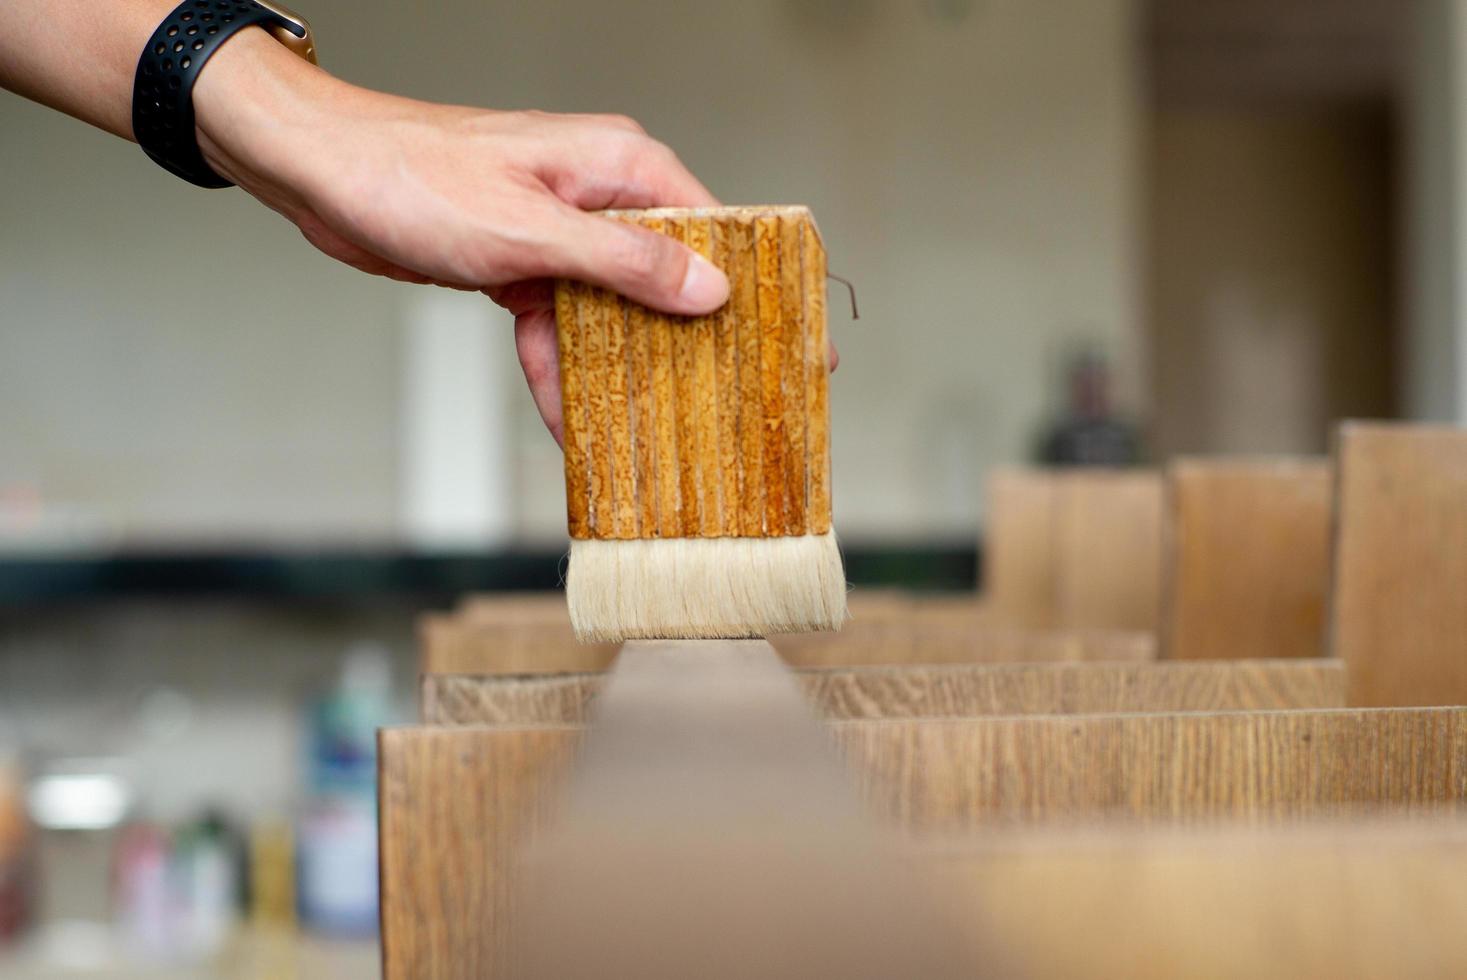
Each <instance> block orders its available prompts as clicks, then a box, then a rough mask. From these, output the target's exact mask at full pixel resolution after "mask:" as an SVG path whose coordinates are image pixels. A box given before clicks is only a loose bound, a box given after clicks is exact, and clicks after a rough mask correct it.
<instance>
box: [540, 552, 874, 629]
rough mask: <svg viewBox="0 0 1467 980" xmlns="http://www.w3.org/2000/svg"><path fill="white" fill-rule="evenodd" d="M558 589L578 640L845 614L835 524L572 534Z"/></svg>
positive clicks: (824, 625) (814, 625)
mask: <svg viewBox="0 0 1467 980" xmlns="http://www.w3.org/2000/svg"><path fill="white" fill-rule="evenodd" d="M565 592H566V599H567V602H568V603H569V605H570V617H571V623H572V625H573V626H574V627H575V630H576V636H577V637H578V638H579V639H580V640H582V641H583V642H592V641H608V640H609V641H613V642H615V641H621V640H647V639H713V638H730V637H749V636H765V635H767V634H769V633H800V632H808V631H812V630H837V629H840V627H841V624H842V623H843V622H845V619H846V579H845V572H844V570H843V568H842V566H841V559H840V548H839V547H838V546H837V545H836V541H835V533H834V532H831V533H828V534H820V535H801V536H797V537H776V538H656V539H633V540H623V541H616V540H596V539H587V540H572V541H571V549H570V567H569V569H568V570H567V572H566V579H565Z"/></svg>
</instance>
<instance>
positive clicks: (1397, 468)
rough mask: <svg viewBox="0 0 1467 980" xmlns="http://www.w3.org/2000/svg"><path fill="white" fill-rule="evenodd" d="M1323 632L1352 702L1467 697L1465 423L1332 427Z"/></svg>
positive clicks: (1400, 702)
mask: <svg viewBox="0 0 1467 980" xmlns="http://www.w3.org/2000/svg"><path fill="white" fill-rule="evenodd" d="M1338 459H1339V467H1340V476H1339V481H1340V488H1339V500H1338V508H1339V510H1338V514H1337V516H1336V518H1335V533H1336V541H1335V593H1334V604H1333V610H1332V614H1331V634H1332V636H1331V642H1332V649H1333V651H1334V653H1335V655H1336V656H1339V657H1341V658H1342V659H1344V660H1345V662H1346V664H1347V666H1348V668H1349V672H1350V699H1351V702H1352V703H1355V704H1367V705H1391V704H1395V705H1409V704H1464V703H1467V431H1464V430H1461V429H1446V428H1432V427H1424V426H1405V425H1380V424H1362V423H1349V424H1346V425H1344V426H1342V427H1341V428H1340V432H1339V445H1338Z"/></svg>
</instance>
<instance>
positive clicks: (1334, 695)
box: [421, 660, 1345, 726]
mask: <svg viewBox="0 0 1467 980" xmlns="http://www.w3.org/2000/svg"><path fill="white" fill-rule="evenodd" d="M605 679H606V675H604V674H574V675H569V676H560V677H492V676H490V677H485V676H465V675H446V674H427V675H424V677H423V678H422V682H421V684H422V686H421V706H422V711H421V721H422V722H423V724H426V725H510V726H514V725H580V724H585V723H586V722H587V721H588V720H589V716H590V708H591V704H592V699H593V698H594V697H595V695H596V693H597V692H598V691H599V690H600V689H601V687H602V685H603V684H604V683H605ZM796 680H797V681H798V683H799V684H800V686H801V688H802V689H803V690H804V692H805V695H806V697H808V698H809V699H810V702H811V704H812V705H813V707H814V709H815V712H816V713H817V714H818V715H820V716H822V717H824V718H827V719H830V720H850V719H858V718H918V717H936V716H943V715H955V716H972V715H1029V714H1086V713H1111V712H1140V711H1225V710H1247V709H1259V708H1328V707H1341V706H1343V705H1344V699H1345V674H1344V670H1343V668H1342V666H1341V665H1340V663H1339V662H1338V661H1333V660H1313V661H1308V662H1299V661H1266V660H1250V661H1233V662H1228V661H1222V662H1211V663H1209V662H1194V663H1153V664H1124V663H1077V664H1064V663H1056V664H1012V665H1009V664H1005V665H986V664H985V665H974V666H968V665H952V666H926V665H918V666H910V667H856V668H849V669H831V670H807V671H800V672H798V673H797V674H796Z"/></svg>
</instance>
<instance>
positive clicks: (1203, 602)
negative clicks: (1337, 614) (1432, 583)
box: [1162, 459, 1333, 660]
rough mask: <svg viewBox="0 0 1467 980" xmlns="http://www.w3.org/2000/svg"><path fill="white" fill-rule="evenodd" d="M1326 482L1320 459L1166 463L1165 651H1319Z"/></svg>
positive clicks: (1203, 655)
mask: <svg viewBox="0 0 1467 980" xmlns="http://www.w3.org/2000/svg"><path fill="white" fill-rule="evenodd" d="M1332 481H1333V477H1332V474H1331V471H1330V467H1329V464H1328V462H1327V461H1325V460H1310V459H1269V460H1262V459H1259V460H1225V459H1218V460H1200V459H1199V460H1183V461H1180V462H1177V463H1175V464H1173V465H1172V466H1171V467H1169V468H1168V470H1167V514H1166V519H1167V524H1166V535H1165V541H1166V567H1167V575H1166V588H1165V594H1166V603H1165V606H1166V611H1165V614H1164V627H1163V643H1162V655H1163V656H1166V657H1175V658H1188V659H1201V660H1212V659H1217V658H1221V657H1318V656H1321V655H1323V653H1324V617H1325V605H1326V600H1327V597H1328V595H1329V575H1330V573H1329V535H1330V503H1331V494H1332V491H1333V484H1332Z"/></svg>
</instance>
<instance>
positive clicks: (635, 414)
mask: <svg viewBox="0 0 1467 980" xmlns="http://www.w3.org/2000/svg"><path fill="white" fill-rule="evenodd" d="M606 215H607V216H608V217H610V218H612V219H614V220H618V221H624V222H627V223H630V224H635V225H638V226H640V227H644V228H648V229H651V230H653V231H657V232H660V233H662V234H665V235H668V236H670V237H672V238H675V239H677V240H678V241H681V242H684V243H686V244H687V245H688V246H689V247H691V248H692V249H693V250H694V251H697V252H698V253H700V254H702V255H704V256H706V257H707V258H708V259H709V260H710V261H711V262H713V263H714V264H715V265H717V266H719V267H720V268H722V269H723V270H724V271H725V272H726V273H727V274H728V277H729V282H730V288H731V293H730V299H729V302H728V303H727V304H726V305H725V306H724V307H723V308H721V309H720V310H718V311H715V312H714V313H712V314H710V315H708V316H702V317H679V316H672V315H667V314H662V313H658V312H655V311H653V310H650V309H647V308H646V307H643V306H641V305H639V304H637V303H633V302H631V301H630V300H627V299H625V298H624V297H621V296H618V295H616V294H615V293H612V292H610V291H609V290H605V289H600V288H596V287H592V286H587V285H584V284H580V283H573V282H565V281H563V282H560V283H558V284H557V286H556V318H557V322H558V325H559V329H558V337H559V352H560V371H561V378H562V382H561V391H562V397H561V404H562V408H563V412H564V416H565V419H566V427H565V432H566V442H565V450H566V451H565V480H566V507H567V524H568V527H569V530H570V534H571V537H573V538H578V539H585V538H606V539H617V540H626V539H631V538H657V537H731V536H740V537H775V536H790V535H804V534H815V535H820V534H825V533H827V532H828V531H829V530H830V474H829V468H830V455H829V418H828V415H829V392H828V386H829V378H828V375H829V370H828V353H827V351H828V343H827V328H826V322H825V309H826V303H825V252H824V247H823V245H822V244H821V241H820V236H819V234H818V232H817V231H816V230H815V225H814V220H813V219H812V217H811V215H810V212H809V210H808V209H806V208H803V207H769V208H702V209H686V208H681V209H679V208H658V209H653V210H649V211H609V212H606Z"/></svg>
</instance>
